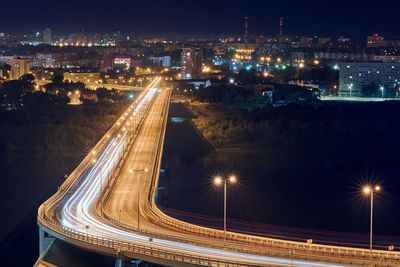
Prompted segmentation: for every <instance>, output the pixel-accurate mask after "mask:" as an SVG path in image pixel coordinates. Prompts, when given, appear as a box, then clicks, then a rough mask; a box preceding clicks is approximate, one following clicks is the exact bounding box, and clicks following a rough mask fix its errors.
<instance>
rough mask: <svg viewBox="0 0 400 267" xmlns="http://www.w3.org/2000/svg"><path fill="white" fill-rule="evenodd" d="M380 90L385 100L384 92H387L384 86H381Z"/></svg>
mask: <svg viewBox="0 0 400 267" xmlns="http://www.w3.org/2000/svg"><path fill="white" fill-rule="evenodd" d="M379 89H380V90H381V92H382V99H383V92H384V91H385V87H383V86H380V87H379Z"/></svg>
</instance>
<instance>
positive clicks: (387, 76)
mask: <svg viewBox="0 0 400 267" xmlns="http://www.w3.org/2000/svg"><path fill="white" fill-rule="evenodd" d="M339 68H340V72H339V94H340V95H341V96H359V95H360V92H361V89H362V88H363V87H364V86H368V85H371V84H375V85H376V86H379V87H382V88H383V89H384V90H388V89H389V90H391V89H397V88H398V87H399V84H400V63H383V62H346V63H340V64H339Z"/></svg>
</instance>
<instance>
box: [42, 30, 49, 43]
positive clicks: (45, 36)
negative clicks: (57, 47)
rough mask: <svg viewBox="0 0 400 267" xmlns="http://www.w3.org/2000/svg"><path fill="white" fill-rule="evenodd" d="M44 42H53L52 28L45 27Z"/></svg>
mask: <svg viewBox="0 0 400 267" xmlns="http://www.w3.org/2000/svg"><path fill="white" fill-rule="evenodd" d="M43 43H44V44H50V43H51V30H50V28H45V29H44V31H43Z"/></svg>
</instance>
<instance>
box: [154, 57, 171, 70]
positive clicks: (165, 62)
mask: <svg viewBox="0 0 400 267" xmlns="http://www.w3.org/2000/svg"><path fill="white" fill-rule="evenodd" d="M149 60H150V61H151V62H152V63H154V64H158V65H162V66H163V67H167V68H168V67H171V57H170V56H164V57H150V58H149Z"/></svg>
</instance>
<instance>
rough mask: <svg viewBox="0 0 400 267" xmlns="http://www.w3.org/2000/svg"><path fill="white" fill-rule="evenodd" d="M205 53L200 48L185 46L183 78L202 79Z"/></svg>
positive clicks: (182, 55) (182, 64)
mask: <svg viewBox="0 0 400 267" xmlns="http://www.w3.org/2000/svg"><path fill="white" fill-rule="evenodd" d="M202 61H203V54H202V51H201V49H200V48H183V49H182V52H181V75H182V79H183V80H191V79H200V74H201V70H202Z"/></svg>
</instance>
